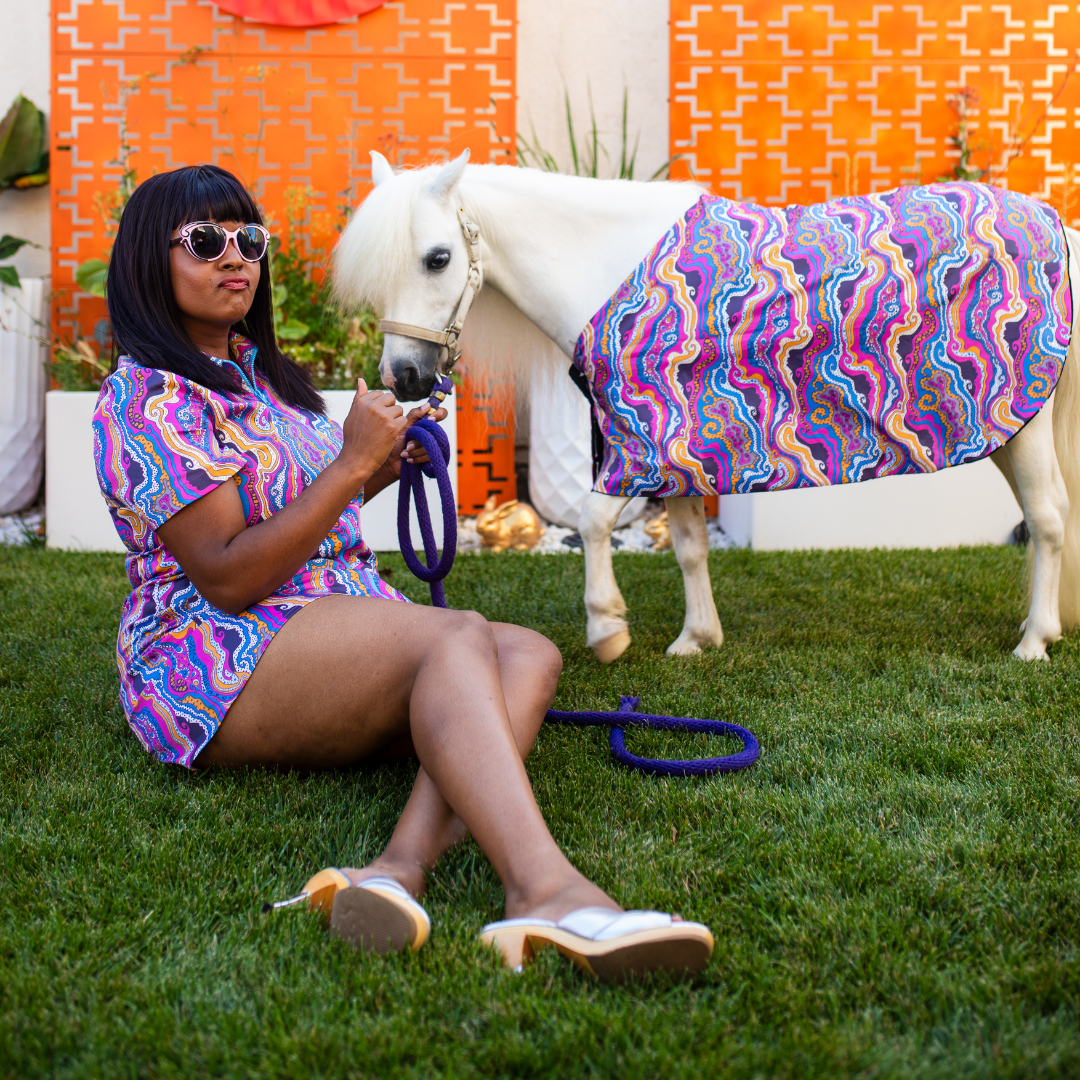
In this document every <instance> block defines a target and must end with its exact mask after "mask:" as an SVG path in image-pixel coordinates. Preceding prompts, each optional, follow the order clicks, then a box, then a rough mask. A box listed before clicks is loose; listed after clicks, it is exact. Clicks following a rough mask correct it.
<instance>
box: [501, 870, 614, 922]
mask: <svg viewBox="0 0 1080 1080" xmlns="http://www.w3.org/2000/svg"><path fill="white" fill-rule="evenodd" d="M583 907H600V908H610V910H612V911H622V908H621V907H619V905H618V904H617V903H615V901H614V900H612V899H611V897H610V896H608V894H607V893H606V892H604V890H603V889H601V888H600V887H599V886H598V885H594V884H593V883H592V882H591V881H590V880H589V879H588V878H587V877H585V875H584V874H579V873H578V872H577V871H576V870H574V871H573V872H572V874H570V875H567V876H566V877H565V878H564V879H563V880H562V881H561V882H559V883H556V884H555V885H554V886H553V887H552V888H550V889H546V890H545V891H544V892H543V893H541V894H537V893H533V894H531V895H529V896H521V897H511V896H507V898H506V915H505V916H504V918H507V919H522V918H533V919H550V920H551V921H552V922H558V921H559V919H561V918H563V916H565V915H569V914H570V912H571V911H577V910H578V908H583Z"/></svg>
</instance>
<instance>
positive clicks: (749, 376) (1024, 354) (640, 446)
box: [574, 183, 1072, 495]
mask: <svg viewBox="0 0 1080 1080" xmlns="http://www.w3.org/2000/svg"><path fill="white" fill-rule="evenodd" d="M1071 326H1072V293H1071V291H1070V288H1069V272H1068V255H1067V248H1066V244H1065V237H1064V233H1063V232H1062V229H1061V223H1060V222H1059V220H1058V217H1057V214H1056V213H1055V212H1054V211H1053V210H1052V209H1051V208H1050V207H1049V206H1046V205H1044V204H1043V203H1040V202H1037V201H1035V200H1034V199H1030V198H1027V197H1026V196H1023V195H1018V194H1016V193H1014V192H1010V191H1004V190H1002V189H1000V188H994V187H988V186H984V185H981V184H971V183H949V184H932V185H930V186H927V187H903V188H899V189H897V190H896V191H889V192H882V193H878V194H875V195H868V196H861V197H857V198H844V199H834V200H832V201H831V202H827V203H822V204H820V205H818V206H788V207H785V208H779V207H764V206H755V205H753V204H749V203H736V202H731V201H730V200H728V199H723V198H718V197H715V196H711V195H705V196H702V198H701V199H700V200H699V201H698V202H697V203H696V204H695V205H694V206H693V207H691V209H690V210H689V211H688V212H687V214H686V215H685V217H683V218H682V219H681V220H680V221H678V222H677V223H676V224H675V225H674V226H673V227H672V228H671V229H670V231H669V232H668V233H667V235H666V236H664V237H663V239H662V240H660V242H659V243H658V244H657V245H656V247H655V248H654V249H653V250H652V252H651V253H650V254H649V256H648V257H647V258H646V259H645V261H644V262H642V263H641V265H640V266H638V267H637V269H636V270H635V271H634V272H633V273H632V274H631V275H630V277H628V278H627V279H626V281H625V282H624V283H623V284H622V286H620V288H619V291H618V292H617V293H616V294H615V295H614V296H613V297H612V298H611V299H610V300H609V301H608V302H607V303H606V304H605V305H604V306H603V307H602V308H601V309H600V311H598V312H597V313H596V315H595V316H594V317H593V319H592V320H591V321H590V323H589V324H588V326H586V327H585V330H584V331H583V332H582V334H581V337H580V338H579V339H578V343H577V348H576V350H575V357H574V362H575V364H576V365H577V366H578V368H580V369H581V371H582V372H583V373H584V375H585V378H586V379H587V381H588V384H589V389H590V391H591V396H592V400H593V404H594V407H595V411H596V418H597V419H598V421H599V426H600V431H601V434H602V436H603V455H602V460H601V461H600V464H599V469H598V475H597V477H596V481H595V483H594V488H595V490H597V491H602V492H605V493H607V494H610V495H708V494H713V493H719V494H725V493H729V492H747V491H774V490H779V489H783V488H797V487H810V486H821V485H826V484H845V483H853V482H855V481H859V480H868V479H871V478H873V477H877V476H889V475H893V474H897V473H916V472H933V471H935V470H937V469H944V468H947V467H948V466H950V465H959V464H962V463H964V462H968V461H975V460H977V459H979V458H982V457H985V456H986V455H987V454H989V453H991V452H992V451H994V450H996V449H997V448H998V447H1000V446H1002V445H1003V444H1004V443H1005V442H1007V441H1008V440H1009V439H1010V438H1012V436H1013V435H1015V434H1016V433H1017V432H1018V431H1019V430H1020V429H1021V428H1022V427H1023V426H1024V425H1025V424H1026V423H1027V422H1028V421H1029V420H1030V419H1031V418H1032V417H1033V416H1034V415H1035V414H1036V413H1037V412H1038V411H1039V409H1040V408H1041V407H1042V405H1043V404H1044V402H1045V401H1046V399H1047V398H1048V397H1049V396H1050V393H1051V391H1052V390H1053V389H1054V385H1055V384H1056V382H1057V380H1058V379H1059V377H1060V375H1061V369H1062V364H1063V363H1064V362H1065V354H1066V351H1067V349H1068V346H1069V336H1070V329H1071Z"/></svg>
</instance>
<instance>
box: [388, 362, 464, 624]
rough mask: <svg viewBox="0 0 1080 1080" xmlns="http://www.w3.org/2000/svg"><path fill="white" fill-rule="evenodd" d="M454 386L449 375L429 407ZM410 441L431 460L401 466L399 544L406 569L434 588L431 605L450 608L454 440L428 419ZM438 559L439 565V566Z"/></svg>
mask: <svg viewBox="0 0 1080 1080" xmlns="http://www.w3.org/2000/svg"><path fill="white" fill-rule="evenodd" d="M453 388H454V384H453V383H452V382H451V381H450V378H449V377H448V376H446V375H444V376H443V377H442V379H441V380H440V381H439V382H437V383H436V384H435V389H434V390H433V391H432V393H431V397H430V398H428V404H429V405H430V406H431V407H432V408H433V409H437V408H438V407H439V406H440V405H441V404H442V399H441V398H439V397H437V396H436V395H437V394H443V395H444V396H445V395H447V394H449V393H450V391H451V390H453ZM410 439H413V440H415V441H416V442H418V443H420V445H421V446H423V448H424V449H425V450H426V451H427V454H428V457H429V458H430V459H431V460H430V461H429V462H428V463H427V464H426V465H413V464H411V463H410V462H408V461H403V462H402V463H401V481H400V486H399V490H398V515H397V524H398V544H399V545H400V547H401V556H402V558H403V559H404V560H405V565H406V566H407V567H408V568H409V569H410V570H411V571H412V572H413V575H414V576H415V577H418V578H419V579H420V580H421V581H426V582H427V583H428V585H429V586H430V588H431V602H432V604H433V605H434V606H435V607H443V608H444V607H446V594H445V593H444V592H443V584H442V583H443V578H445V577H446V575H447V574H449V573H450V571H451V569H452V568H453V565H454V557H455V556H456V555H457V500H456V499H455V498H454V489H453V488H452V487H451V486H450V473H449V472H448V471H447V468H446V466H447V465H448V464H449V462H450V440H449V439H448V438H447V437H446V432H445V431H443V429H442V428H441V427H440V426H439V425H438V424H437V423H436V422H435V421H434V420H429V419H428V418H427V417H426V416H425V417H424V418H423V419H422V420H418V421H417V422H416V423H415V424H413V426H412V427H411V428H409V430H408V431H407V432H405V441H406V442H408V441H409V440H410ZM425 476H431V477H433V478H434V479H435V482H436V483H437V484H438V485H439V498H440V499H441V501H442V511H443V550H442V558H441V559H439V558H438V556H439V551H438V548H436V547H435V532H434V530H433V529H432V527H431V512H430V511H429V510H428V502H427V492H426V491H425V490H424V477H425ZM410 495H411V496H412V498H413V499H415V500H416V520H417V521H418V522H419V523H420V536H421V539H422V540H423V543H424V558H425V559H426V560H427V563H426V564H425V563H422V562H421V561H420V559H419V558H417V555H416V551H415V550H414V548H413V542H412V529H411V527H410V524H409V498H410ZM436 559H438V562H436Z"/></svg>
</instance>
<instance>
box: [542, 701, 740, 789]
mask: <svg viewBox="0 0 1080 1080" xmlns="http://www.w3.org/2000/svg"><path fill="white" fill-rule="evenodd" d="M640 700H641V698H636V697H623V698H620V700H619V711H618V712H613V713H609V712H561V711H559V710H558V709H548V712H547V716H546V717H545V718H544V719H545V720H547V721H548V723H550V724H574V725H575V726H577V727H589V726H591V725H597V724H607V725H610V726H611V735H610V737H609V740H608V741H609V744H610V746H611V756H612V757H613V758H615V760H616V761H619V762H621V763H622V764H623V765H625V766H627V767H628V768H630V769H638V770H640V771H641V772H646V773H650V774H651V775H653V776H712V775H713V774H714V773H718V772H735V771H736V770H737V769H745V768H746V767H747V766H749V765H753V764H754V762H755V761H757V759H758V755H759V754H760V753H761V747H759V746H758V741H757V739H755V738H754V735H753V733H752V732H750V731H747V729H746V728H744V727H740V726H739V725H738V724H729V723H727V722H726V721H724V720H692V719H690V718H689V717H684V716H655V715H653V714H652V713H639V712H635V711H634V710H635V709H636V708H637V705H638V702H639V701H640ZM624 724H627V725H634V726H637V727H647V728H660V729H662V730H665V731H693V732H698V733H700V734H707V735H737V736H738V737H739V738H740V739H742V744H743V749H742V752H741V753H738V754H731V755H730V756H729V757H718V758H697V759H696V760H693V761H665V760H663V759H662V758H643V757H638V756H637V755H636V754H631V753H630V751H629V750H627V749H626V732H625V731H624V730H623V725H624Z"/></svg>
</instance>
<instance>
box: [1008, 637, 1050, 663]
mask: <svg viewBox="0 0 1080 1080" xmlns="http://www.w3.org/2000/svg"><path fill="white" fill-rule="evenodd" d="M1013 656H1015V657H1016V658H1017V659H1018V660H1049V659H1050V657H1049V656H1048V655H1047V653H1046V646H1045V645H1043V644H1042V643H1041V642H1038V643H1035V644H1028V645H1025V644H1024V643H1023V642H1022V641H1021V642H1020V644H1019V645H1017V646H1016V648H1015V649H1013Z"/></svg>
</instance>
